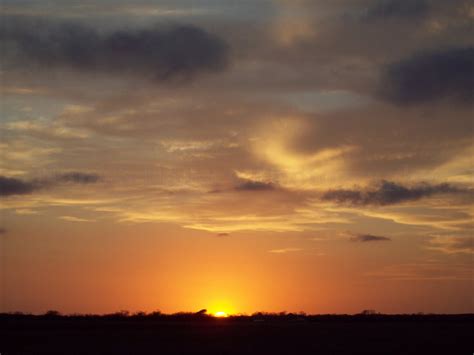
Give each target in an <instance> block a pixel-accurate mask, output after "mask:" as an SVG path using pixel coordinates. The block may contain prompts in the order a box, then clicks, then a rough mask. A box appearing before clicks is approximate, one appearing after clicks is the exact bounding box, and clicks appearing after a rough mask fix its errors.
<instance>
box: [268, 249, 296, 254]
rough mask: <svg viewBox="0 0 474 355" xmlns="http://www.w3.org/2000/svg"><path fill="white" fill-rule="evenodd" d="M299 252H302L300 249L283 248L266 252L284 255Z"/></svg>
mask: <svg viewBox="0 0 474 355" xmlns="http://www.w3.org/2000/svg"><path fill="white" fill-rule="evenodd" d="M301 250H302V249H301V248H283V249H272V250H269V251H268V252H269V253H273V254H286V253H291V252H295V251H301Z"/></svg>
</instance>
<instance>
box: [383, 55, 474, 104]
mask: <svg viewBox="0 0 474 355" xmlns="http://www.w3.org/2000/svg"><path fill="white" fill-rule="evenodd" d="M473 78H474V47H466V48H453V49H449V50H444V51H433V52H423V53H419V54H416V55H414V56H412V57H409V58H407V59H404V60H402V61H399V62H396V63H393V64H391V65H390V66H389V67H388V68H387V69H386V70H385V72H384V74H383V80H382V88H381V96H382V97H384V98H385V99H387V100H389V101H392V102H394V103H397V104H417V103H423V102H432V101H435V100H439V99H443V98H452V99H456V100H458V101H460V102H464V103H472V102H473V100H474V79H473Z"/></svg>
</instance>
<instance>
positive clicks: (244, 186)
mask: <svg viewBox="0 0 474 355" xmlns="http://www.w3.org/2000/svg"><path fill="white" fill-rule="evenodd" d="M275 189H276V186H275V184H274V183H272V182H263V181H253V180H244V181H242V182H241V183H239V184H238V185H237V186H235V190H236V191H272V190H275Z"/></svg>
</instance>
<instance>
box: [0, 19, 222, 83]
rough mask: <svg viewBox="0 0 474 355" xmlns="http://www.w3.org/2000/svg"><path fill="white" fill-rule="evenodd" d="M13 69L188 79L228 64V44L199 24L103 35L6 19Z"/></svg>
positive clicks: (81, 28)
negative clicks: (57, 69)
mask: <svg viewBox="0 0 474 355" xmlns="http://www.w3.org/2000/svg"><path fill="white" fill-rule="evenodd" d="M0 39H1V40H2V41H3V42H4V43H5V46H3V48H4V49H5V53H3V56H4V58H5V59H6V61H7V64H8V65H10V66H13V67H22V66H25V65H37V66H38V67H40V68H41V70H47V69H49V68H53V69H54V68H59V69H74V70H77V71H83V72H86V71H90V72H100V73H111V74H119V75H123V74H131V75H138V76H140V77H144V78H147V79H151V80H167V79H172V78H176V77H177V78H190V77H192V76H194V75H195V74H197V73H198V72H201V71H217V70H221V69H223V68H224V67H225V65H226V63H227V52H228V46H227V44H226V43H225V42H224V41H223V40H221V39H220V38H218V37H217V36H215V35H212V34H210V33H208V32H206V31H204V30H202V29H200V28H198V27H195V26H173V27H166V28H165V27H159V26H155V27H151V28H147V29H129V28H127V29H124V30H115V31H114V32H109V33H105V32H104V31H102V32H101V31H98V30H97V29H95V28H93V27H87V26H85V25H82V24H80V23H73V22H62V23H53V22H46V21H43V20H35V21H34V20H26V19H25V18H22V17H7V18H5V19H4V25H3V26H2V30H1V32H0Z"/></svg>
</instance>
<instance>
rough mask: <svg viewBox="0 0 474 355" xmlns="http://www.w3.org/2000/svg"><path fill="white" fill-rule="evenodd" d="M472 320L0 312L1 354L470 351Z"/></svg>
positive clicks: (473, 342)
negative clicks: (19, 314)
mask: <svg viewBox="0 0 474 355" xmlns="http://www.w3.org/2000/svg"><path fill="white" fill-rule="evenodd" d="M473 325H474V316H473V315H458V316H381V315H376V316H304V317H300V316H294V317H288V316H285V317H281V316H280V317H279V316H276V317H250V316H249V317H235V318H227V319H214V318H212V317H208V316H204V317H193V316H188V317H185V316H182V317H158V318H156V319H154V318H153V317H113V316H111V317H59V316H52V317H51V316H13V315H0V352H1V354H2V355H8V354H51V353H57V354H143V353H146V354H447V355H451V354H453V355H454V354H469V355H470V354H472V353H473V351H474V336H473V335H474V331H473V330H474V329H473Z"/></svg>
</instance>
